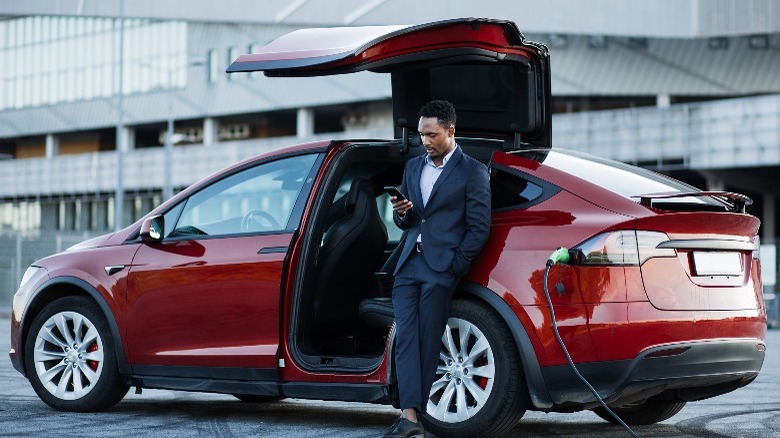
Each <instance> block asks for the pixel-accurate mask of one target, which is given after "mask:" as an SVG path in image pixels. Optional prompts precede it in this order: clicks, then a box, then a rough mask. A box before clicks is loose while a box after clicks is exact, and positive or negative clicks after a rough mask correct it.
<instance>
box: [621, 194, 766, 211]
mask: <svg viewBox="0 0 780 438" xmlns="http://www.w3.org/2000/svg"><path fill="white" fill-rule="evenodd" d="M689 196H692V197H696V198H703V197H707V198H714V199H716V200H718V201H720V202H722V203H723V204H724V205H725V206H726V207H728V209H729V210H731V211H733V212H736V213H744V212H745V207H746V206H748V205H752V204H753V200H752V199H751V198H750V197H749V196H745V195H743V194H741V193H734V192H721V191H695V192H662V193H647V194H644V195H635V196H632V198H639V203H640V204H642V205H644V206H645V207H652V205H653V200H654V199H671V198H685V197H689Z"/></svg>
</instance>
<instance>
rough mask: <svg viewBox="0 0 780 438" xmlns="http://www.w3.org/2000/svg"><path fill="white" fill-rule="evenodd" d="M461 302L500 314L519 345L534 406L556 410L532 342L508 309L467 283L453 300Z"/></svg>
mask: <svg viewBox="0 0 780 438" xmlns="http://www.w3.org/2000/svg"><path fill="white" fill-rule="evenodd" d="M458 298H467V299H477V300H479V301H482V302H483V303H485V304H487V305H488V306H490V307H491V308H492V309H493V310H495V311H496V313H498V314H499V316H500V317H501V319H502V320H503V321H504V323H506V325H507V327H508V328H509V331H510V332H511V333H512V337H513V338H514V340H515V343H516V345H517V349H518V353H519V354H520V362H521V365H522V366H523V374H524V376H525V380H526V384H527V386H528V395H529V397H530V399H531V403H532V404H533V405H534V406H535V407H537V408H551V407H552V406H553V402H552V397H551V396H550V392H549V391H548V389H547V383H546V382H545V380H544V376H543V375H542V369H541V366H540V365H539V361H538V360H537V358H536V353H535V352H534V348H533V345H532V344H531V339H530V338H529V337H528V333H527V332H526V330H525V328H524V327H523V324H522V323H521V322H520V320H519V319H518V318H517V315H515V313H514V312H513V311H512V309H511V308H510V307H509V305H508V304H507V303H506V302H505V301H504V300H502V299H501V297H499V296H498V295H497V294H496V293H495V292H493V291H492V290H490V289H488V288H486V287H484V286H481V285H478V284H474V283H467V282H464V283H461V284H460V286H458V289H457V291H456V292H455V296H454V299H458Z"/></svg>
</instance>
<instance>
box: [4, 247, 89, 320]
mask: <svg viewBox="0 0 780 438" xmlns="http://www.w3.org/2000/svg"><path fill="white" fill-rule="evenodd" d="M98 234H100V233H99V232H93V233H89V232H63V231H19V232H16V231H0V314H2V313H6V312H8V311H10V309H11V299H12V297H13V294H14V293H15V292H16V289H17V287H18V286H19V282H20V281H21V279H22V275H24V271H25V270H26V269H27V267H28V266H30V264H32V263H33V262H35V261H36V260H39V259H42V258H44V257H46V256H49V255H52V254H56V253H58V252H61V251H64V250H66V249H67V248H69V247H70V246H72V245H75V244H76V243H78V242H81V241H83V240H86V239H89V238H91V237H95V236H97V235H98Z"/></svg>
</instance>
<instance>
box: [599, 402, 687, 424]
mask: <svg viewBox="0 0 780 438" xmlns="http://www.w3.org/2000/svg"><path fill="white" fill-rule="evenodd" d="M685 404H686V402H671V401H660V400H648V401H645V402H643V403H635V404H631V405H626V406H619V407H612V406H610V409H612V411H614V412H615V414H616V415H617V416H618V417H620V419H621V420H623V422H625V423H626V424H630V425H645V424H655V423H660V422H661V421H664V420H668V419H670V418H672V417H673V416H675V415H676V414H677V413H678V412H680V410H682V408H683V407H685ZM593 412H595V413H596V415H598V416H599V417H601V418H603V419H605V420H607V421H609V422H610V423H613V424H618V422H617V421H615V419H614V418H613V417H612V415H610V414H609V412H607V411H606V410H605V409H604V408H602V407H599V408H595V409H593Z"/></svg>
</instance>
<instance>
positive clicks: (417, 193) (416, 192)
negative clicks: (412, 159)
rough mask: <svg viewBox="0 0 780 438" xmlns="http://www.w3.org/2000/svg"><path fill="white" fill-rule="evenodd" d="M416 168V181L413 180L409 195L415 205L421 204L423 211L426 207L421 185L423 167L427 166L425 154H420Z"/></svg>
mask: <svg viewBox="0 0 780 438" xmlns="http://www.w3.org/2000/svg"><path fill="white" fill-rule="evenodd" d="M415 166H416V168H415V169H414V173H413V175H414V181H413V183H414V184H413V186H414V188H413V190H411V193H409V195H408V196H412V197H413V198H412V204H413V205H419V206H420V211H422V210H423V209H424V208H425V207H424V206H423V202H422V186H420V178H422V171H423V167H424V166H425V154H423V155H420V156H419V159H418V160H417V162H416V163H415Z"/></svg>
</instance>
